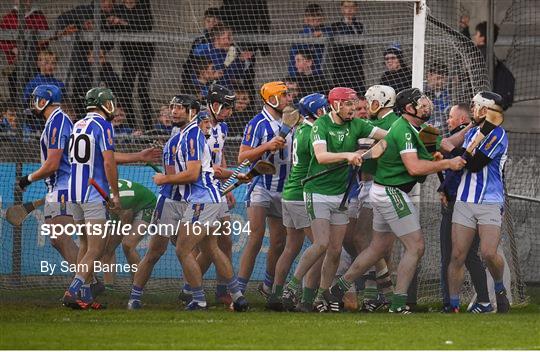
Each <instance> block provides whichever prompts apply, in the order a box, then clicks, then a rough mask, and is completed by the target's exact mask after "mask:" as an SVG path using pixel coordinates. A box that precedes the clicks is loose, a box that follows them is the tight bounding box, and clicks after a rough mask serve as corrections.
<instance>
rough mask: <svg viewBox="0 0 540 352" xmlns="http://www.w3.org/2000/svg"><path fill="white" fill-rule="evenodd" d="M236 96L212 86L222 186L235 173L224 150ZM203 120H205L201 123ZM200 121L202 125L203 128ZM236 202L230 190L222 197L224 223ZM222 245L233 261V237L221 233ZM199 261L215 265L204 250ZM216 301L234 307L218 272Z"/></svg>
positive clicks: (213, 144)
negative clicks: (228, 123) (228, 165)
mask: <svg viewBox="0 0 540 352" xmlns="http://www.w3.org/2000/svg"><path fill="white" fill-rule="evenodd" d="M235 101H236V96H235V95H234V92H233V91H232V90H230V89H228V88H226V87H224V86H221V85H219V84H213V85H211V86H210V88H209V89H208V96H207V97H206V102H207V105H208V107H207V114H208V116H209V123H210V124H211V126H210V129H209V131H208V135H207V143H208V145H209V146H210V152H211V158H212V164H213V168H214V177H215V178H216V179H218V186H219V187H220V188H221V182H220V181H221V180H226V179H228V178H229V177H230V176H231V175H232V173H233V172H232V171H231V170H229V169H228V168H227V160H226V158H225V154H224V152H223V148H224V146H225V139H226V138H227V134H228V132H229V126H228V125H227V120H228V119H229V118H230V117H231V115H232V114H233V110H234V103H235ZM201 123H203V122H201ZM201 123H199V127H201V129H202V126H201ZM235 203H236V200H235V198H234V195H233V194H232V192H231V193H227V195H226V196H224V197H221V210H220V213H219V215H218V219H219V220H220V221H221V222H222V224H225V225H223V226H228V225H226V224H227V223H229V224H230V221H231V217H230V212H229V209H232V208H233V207H234V205H235ZM217 241H218V246H219V248H220V249H221V250H222V251H223V253H225V255H226V256H227V257H228V258H229V260H231V262H232V239H231V236H218V239H217ZM197 263H199V266H200V267H201V271H202V272H203V275H204V273H205V272H206V271H207V270H208V268H209V267H210V264H212V261H211V259H210V257H209V256H208V255H207V254H206V253H204V252H201V253H199V255H198V256H197ZM184 289H185V291H188V288H187V287H184ZM216 301H217V302H220V303H223V304H225V305H226V306H230V304H231V303H232V298H231V296H230V295H229V293H228V292H227V285H226V281H225V280H224V279H223V278H222V277H220V276H219V275H218V277H217V280H216Z"/></svg>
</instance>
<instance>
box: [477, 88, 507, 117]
mask: <svg viewBox="0 0 540 352" xmlns="http://www.w3.org/2000/svg"><path fill="white" fill-rule="evenodd" d="M471 105H478V106H479V107H484V106H485V107H487V108H488V109H490V110H493V111H497V112H502V108H501V105H502V98H501V96H500V95H499V94H497V93H494V92H488V91H482V92H479V93H477V94H476V95H475V96H474V97H473V98H472V102H471Z"/></svg>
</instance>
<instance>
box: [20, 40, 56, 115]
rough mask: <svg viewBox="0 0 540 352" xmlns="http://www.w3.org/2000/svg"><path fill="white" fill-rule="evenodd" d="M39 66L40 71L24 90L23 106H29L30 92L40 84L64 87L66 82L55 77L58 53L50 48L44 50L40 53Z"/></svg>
mask: <svg viewBox="0 0 540 352" xmlns="http://www.w3.org/2000/svg"><path fill="white" fill-rule="evenodd" d="M37 66H38V69H39V73H38V74H36V75H35V77H34V78H33V79H32V80H31V81H30V82H28V83H27V84H26V86H25V87H24V91H23V106H27V105H26V104H27V103H28V99H29V98H30V94H32V92H33V91H34V88H36V87H37V86H39V85H42V84H53V85H55V86H57V87H59V88H60V89H64V83H63V82H61V81H60V80H58V79H57V78H55V77H54V71H56V54H55V53H53V52H52V51H50V50H42V51H40V52H39V54H38V59H37Z"/></svg>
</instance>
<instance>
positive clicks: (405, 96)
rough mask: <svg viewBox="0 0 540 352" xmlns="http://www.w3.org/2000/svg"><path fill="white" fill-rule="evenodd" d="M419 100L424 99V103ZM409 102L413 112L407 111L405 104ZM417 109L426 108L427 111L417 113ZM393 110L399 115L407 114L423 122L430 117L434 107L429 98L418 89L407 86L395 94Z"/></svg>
mask: <svg viewBox="0 0 540 352" xmlns="http://www.w3.org/2000/svg"><path fill="white" fill-rule="evenodd" d="M421 100H424V101H425V102H426V103H425V104H422V103H421ZM409 104H410V105H412V108H413V109H414V113H410V112H408V111H407V105H409ZM419 109H427V112H426V113H425V114H423V115H418V110H419ZM394 110H395V111H396V113H398V114H400V115H403V114H408V115H411V116H413V117H416V118H418V119H420V120H422V121H424V122H425V121H428V120H429V119H430V118H431V114H432V113H433V110H434V108H433V103H432V102H431V99H429V97H428V96H426V95H425V94H424V93H422V91H421V90H420V89H418V88H407V89H404V90H402V91H401V92H399V93H398V95H397V96H396V106H395V107H394Z"/></svg>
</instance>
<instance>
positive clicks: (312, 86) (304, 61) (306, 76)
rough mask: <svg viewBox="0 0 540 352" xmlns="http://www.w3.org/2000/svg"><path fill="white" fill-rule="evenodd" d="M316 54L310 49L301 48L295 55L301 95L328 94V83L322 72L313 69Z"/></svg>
mask: <svg viewBox="0 0 540 352" xmlns="http://www.w3.org/2000/svg"><path fill="white" fill-rule="evenodd" d="M313 66H314V55H313V52H312V51H311V50H309V49H300V50H298V51H297V52H296V55H295V56H294V67H295V70H296V72H297V74H296V79H297V81H298V90H299V94H300V96H301V97H304V96H306V95H308V94H311V93H321V94H326V91H327V90H328V83H327V82H326V80H325V78H324V77H323V76H322V75H321V74H316V73H315V72H314V69H313Z"/></svg>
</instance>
